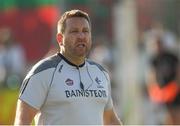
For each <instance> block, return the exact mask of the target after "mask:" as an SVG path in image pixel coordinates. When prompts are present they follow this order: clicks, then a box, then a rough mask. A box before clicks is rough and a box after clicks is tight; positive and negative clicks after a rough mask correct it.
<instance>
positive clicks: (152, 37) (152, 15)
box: [0, 0, 180, 125]
mask: <svg viewBox="0 0 180 126" xmlns="http://www.w3.org/2000/svg"><path fill="white" fill-rule="evenodd" d="M70 9H81V10H84V11H86V12H87V13H89V15H90V17H91V20H92V36H93V47H92V50H91V52H90V53H89V55H88V57H89V58H91V59H93V60H95V61H96V62H98V63H100V64H101V65H103V66H104V67H105V68H106V69H107V70H108V71H109V73H110V77H111V81H112V97H113V100H114V106H115V109H116V111H117V113H118V116H119V117H120V118H121V120H122V122H123V124H126V125H131V124H135V125H160V124H180V96H179V95H180V93H179V92H180V88H179V87H180V86H179V80H180V69H179V56H180V51H179V50H180V49H179V48H180V10H179V9H180V0H1V1H0V109H1V111H0V125H4V124H13V121H14V116H15V108H16V101H17V98H18V92H19V88H20V85H21V83H22V80H23V78H24V77H25V75H26V74H27V72H28V71H29V70H30V69H31V67H32V65H33V64H34V63H36V62H37V61H38V60H40V59H42V58H44V57H47V56H48V55H51V54H53V53H56V52H57V50H58V46H57V43H56V38H55V37H56V23H57V21H58V20H59V18H60V16H61V14H62V13H63V12H65V11H66V10H70Z"/></svg>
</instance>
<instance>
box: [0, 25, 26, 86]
mask: <svg viewBox="0 0 180 126" xmlns="http://www.w3.org/2000/svg"><path fill="white" fill-rule="evenodd" d="M0 44H1V48H2V50H1V52H2V54H1V55H0V62H2V63H1V64H2V65H1V66H2V70H1V73H5V74H4V75H5V78H4V86H6V87H8V88H11V89H16V88H18V87H19V86H20V83H21V78H22V77H23V74H24V72H25V66H26V59H25V55H24V50H23V48H22V47H21V46H20V45H19V44H18V43H16V41H14V40H13V38H12V34H11V31H10V29H8V28H1V29H0ZM3 71H4V72H3Z"/></svg>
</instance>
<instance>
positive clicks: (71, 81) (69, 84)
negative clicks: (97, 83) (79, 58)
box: [65, 78, 74, 86]
mask: <svg viewBox="0 0 180 126" xmlns="http://www.w3.org/2000/svg"><path fill="white" fill-rule="evenodd" d="M65 83H66V84H67V85H68V86H72V85H73V84H74V82H73V80H71V79H69V78H68V79H67V80H66V81H65Z"/></svg>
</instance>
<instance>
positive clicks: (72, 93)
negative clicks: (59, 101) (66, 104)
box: [65, 90, 107, 98]
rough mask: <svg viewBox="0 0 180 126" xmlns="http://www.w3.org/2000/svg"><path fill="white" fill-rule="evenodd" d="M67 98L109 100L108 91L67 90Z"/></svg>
mask: <svg viewBox="0 0 180 126" xmlns="http://www.w3.org/2000/svg"><path fill="white" fill-rule="evenodd" d="M65 94H66V97H67V98H73V97H97V98H107V92H106V90H65Z"/></svg>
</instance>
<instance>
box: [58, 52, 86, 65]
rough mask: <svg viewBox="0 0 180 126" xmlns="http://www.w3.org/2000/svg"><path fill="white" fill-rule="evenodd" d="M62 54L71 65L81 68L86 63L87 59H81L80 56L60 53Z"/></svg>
mask: <svg viewBox="0 0 180 126" xmlns="http://www.w3.org/2000/svg"><path fill="white" fill-rule="evenodd" d="M60 53H61V54H62V55H63V56H64V57H65V58H66V59H67V60H68V61H69V62H71V63H73V64H75V65H77V66H79V65H81V64H83V63H84V61H85V57H80V56H74V55H73V56H72V55H68V54H67V53H65V52H63V51H60Z"/></svg>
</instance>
